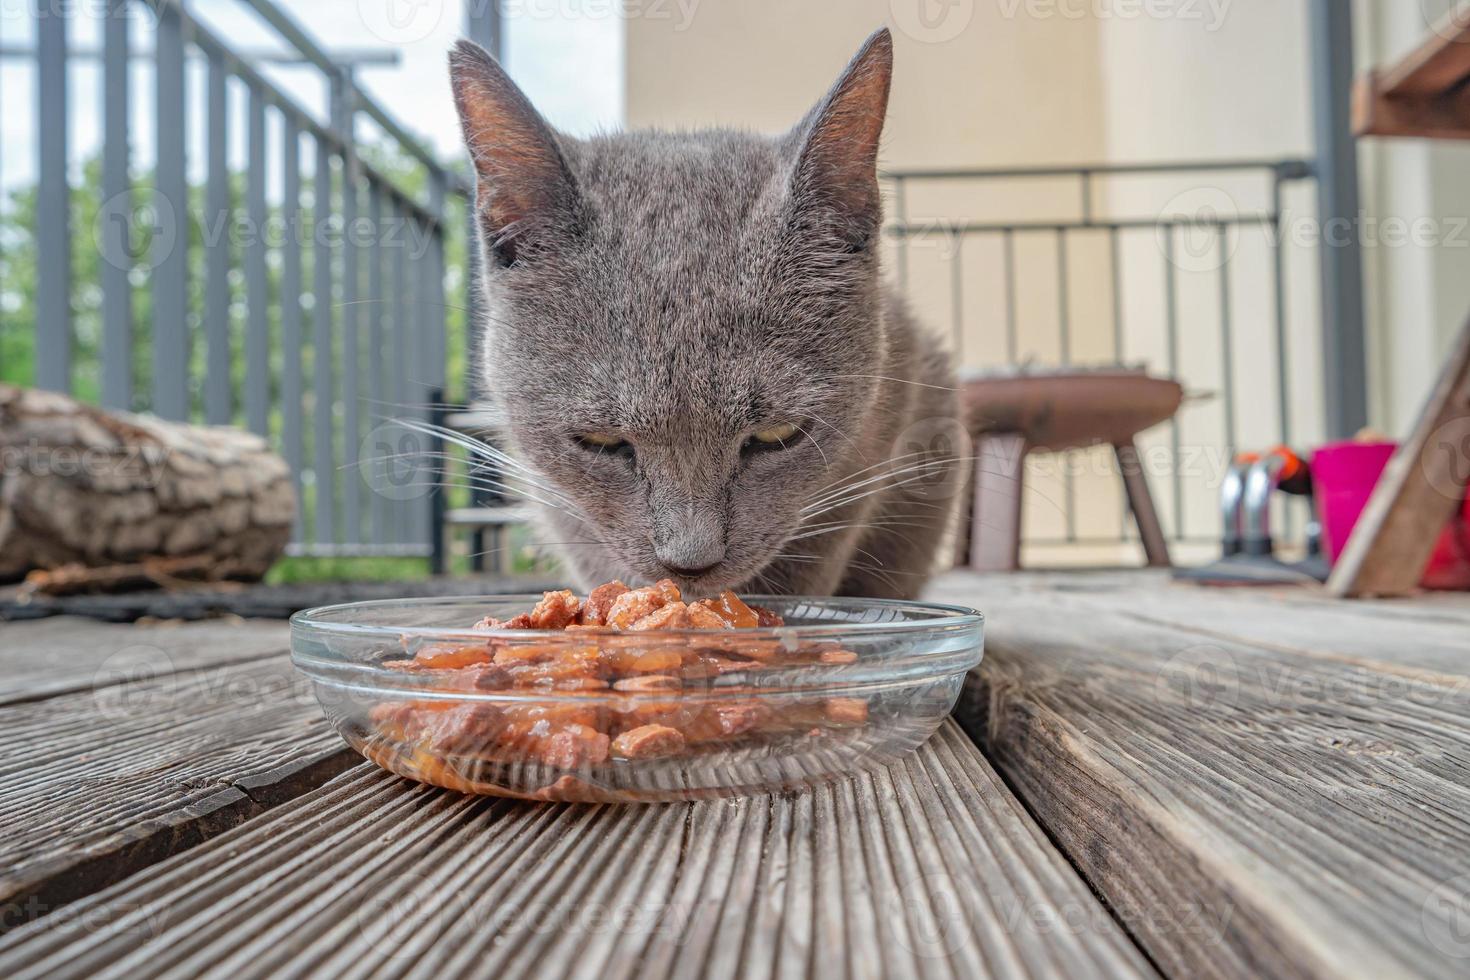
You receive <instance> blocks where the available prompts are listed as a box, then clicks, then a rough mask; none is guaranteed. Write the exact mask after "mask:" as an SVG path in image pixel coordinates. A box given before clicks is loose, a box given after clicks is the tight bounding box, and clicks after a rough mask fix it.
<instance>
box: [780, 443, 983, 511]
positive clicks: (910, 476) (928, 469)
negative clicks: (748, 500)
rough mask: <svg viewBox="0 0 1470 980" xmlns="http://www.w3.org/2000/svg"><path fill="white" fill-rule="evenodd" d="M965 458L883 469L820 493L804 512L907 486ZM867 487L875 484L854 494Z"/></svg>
mask: <svg viewBox="0 0 1470 980" xmlns="http://www.w3.org/2000/svg"><path fill="white" fill-rule="evenodd" d="M962 462H965V461H964V460H963V459H957V458H954V457H946V458H943V459H927V460H925V461H923V462H920V463H914V464H911V465H908V466H904V467H900V468H899V469H897V470H894V471H893V472H891V473H879V474H877V475H876V476H872V477H869V478H867V479H865V480H861V481H859V482H857V483H853V484H851V485H849V486H845V487H843V488H841V490H840V491H833V492H832V493H828V494H826V495H825V496H823V497H819V498H818V499H816V500H813V501H812V502H811V503H809V504H807V505H806V506H805V507H803V508H802V514H803V515H805V516H808V517H811V516H816V515H817V514H821V513H825V512H826V511H828V510H832V509H834V508H836V507H840V506H842V505H844V504H848V503H853V502H856V501H858V500H861V499H863V498H865V497H869V496H872V495H873V494H874V493H881V492H883V491H885V490H891V489H895V488H897V487H901V486H907V485H909V484H912V483H916V482H919V481H922V480H926V479H930V478H932V477H933V476H935V475H940V474H942V473H943V472H944V471H945V470H947V469H949V468H950V467H952V466H955V465H957V464H959V463H962ZM899 477H904V479H902V480H899V479H897V478H899ZM885 480H891V481H894V482H891V483H888V484H884V483H883V481H885ZM873 484H878V486H876V487H872V485H873ZM863 487H872V489H869V490H867V491H865V492H863V493H857V494H856V495H854V494H855V492H856V491H858V490H860V489H861V488H863Z"/></svg>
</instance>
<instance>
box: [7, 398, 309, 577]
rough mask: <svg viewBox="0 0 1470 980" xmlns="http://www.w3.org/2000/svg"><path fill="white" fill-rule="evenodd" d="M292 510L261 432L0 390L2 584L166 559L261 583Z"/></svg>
mask: <svg viewBox="0 0 1470 980" xmlns="http://www.w3.org/2000/svg"><path fill="white" fill-rule="evenodd" d="M295 513H296V499H295V493H294V490H293V488H292V481H291V473H290V470H289V468H288V467H287V466H286V462H285V460H283V459H282V458H281V457H280V456H278V455H277V454H276V453H274V452H272V451H271V449H270V447H269V446H268V445H267V444H266V442H265V440H264V439H262V438H260V437H259V436H257V435H254V434H251V433H247V432H242V431H239V430H237V429H231V428H226V427H221V426H211V427H205V426H197V425H188V424H185V423H180V422H167V421H163V420H161V419H156V418H152V417H149V416H142V415H134V414H132V413H129V412H109V411H104V410H102V409H98V408H95V407H92V406H89V405H84V404H82V403H81V402H78V401H76V400H75V399H73V398H70V397H68V396H66V395H62V394H57V393H55V392H47V391H36V390H33V389H27V388H16V387H12V386H9V385H0V580H14V579H17V578H20V577H22V576H24V575H25V574H26V573H28V572H30V571H33V570H37V569H56V568H61V567H63V566H76V565H81V566H87V567H93V568H101V567H107V566H115V565H128V564H142V565H148V564H150V563H158V562H160V561H162V562H163V565H162V566H160V567H167V568H175V569H179V568H188V569H192V570H194V572H195V573H196V574H191V577H202V578H209V579H239V580H247V581H248V580H254V579H258V578H260V577H261V576H262V575H264V574H265V572H266V570H267V569H269V568H270V566H271V565H272V563H274V562H275V560H276V559H277V558H279V557H280V556H281V555H282V554H283V553H284V551H285V548H286V543H287V542H288V541H289V540H290V537H291V525H292V520H293V518H294V516H295Z"/></svg>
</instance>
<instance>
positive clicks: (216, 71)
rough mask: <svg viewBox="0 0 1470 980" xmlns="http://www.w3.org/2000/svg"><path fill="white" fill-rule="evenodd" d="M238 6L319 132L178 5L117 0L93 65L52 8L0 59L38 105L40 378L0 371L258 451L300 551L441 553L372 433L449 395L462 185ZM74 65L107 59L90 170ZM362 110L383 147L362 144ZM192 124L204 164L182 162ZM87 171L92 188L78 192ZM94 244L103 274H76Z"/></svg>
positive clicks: (265, 16)
mask: <svg viewBox="0 0 1470 980" xmlns="http://www.w3.org/2000/svg"><path fill="white" fill-rule="evenodd" d="M240 2H241V3H242V4H244V5H245V6H247V7H249V8H251V9H253V11H254V12H255V14H257V15H258V17H259V19H260V20H261V21H262V22H263V23H264V24H265V25H267V26H268V27H269V28H270V29H271V30H272V31H273V32H274V34H275V36H276V37H278V38H279V39H280V40H281V41H282V42H284V43H285V45H286V46H287V47H288V48H289V51H290V52H291V54H290V57H291V58H292V59H294V60H296V61H297V62H298V63H301V64H305V65H307V66H311V67H313V68H314V69H315V70H316V71H317V72H319V78H320V81H321V82H322V83H323V84H324V85H325V86H326V87H327V90H328V93H329V95H328V98H327V100H326V101H327V105H328V107H329V108H328V111H327V113H326V118H317V117H316V116H314V115H313V114H312V113H311V112H309V111H307V109H305V108H304V107H303V106H302V105H301V104H300V103H299V102H298V101H297V100H295V99H294V98H293V97H292V95H291V94H290V93H289V92H287V91H286V90H285V89H284V88H283V87H282V86H281V85H278V84H276V83H275V82H273V81H272V79H271V78H270V77H268V75H267V74H266V73H265V72H264V71H263V70H262V67H261V66H260V65H258V64H254V63H252V60H251V58H250V57H249V56H246V55H243V54H242V53H241V52H240V51H237V50H235V49H234V48H232V46H231V44H230V43H229V42H228V41H227V40H226V39H225V38H222V37H220V36H219V35H218V34H217V33H215V32H214V31H213V30H211V28H210V27H209V26H208V25H207V24H206V23H204V22H203V21H201V20H200V19H199V18H198V17H196V16H195V15H193V14H191V12H190V11H189V10H188V8H186V7H184V6H182V5H181V4H179V3H177V2H175V0H108V2H107V4H106V6H105V9H103V10H102V11H101V13H100V19H101V21H102V27H101V31H100V33H101V47H100V51H97V50H95V49H94V50H93V51H91V52H81V51H79V50H75V49H73V47H72V46H71V43H70V42H71V38H70V37H69V34H70V33H71V31H70V28H71V27H72V23H71V21H72V20H73V18H74V17H75V16H78V15H77V14H76V10H74V8H76V9H81V8H80V5H71V4H54V5H45V4H43V5H40V6H39V8H38V9H36V10H35V11H34V27H35V34H34V36H35V44H34V47H33V48H31V49H30V50H23V49H17V48H16V47H15V46H14V45H11V44H6V45H5V46H4V47H3V48H0V57H3V58H5V59H6V63H7V64H12V65H13V64H16V63H17V62H19V63H21V64H23V65H24V64H29V65H33V71H34V79H35V86H34V88H35V92H36V96H37V102H36V105H35V111H36V117H35V118H36V125H35V129H36V134H35V146H36V153H37V157H36V166H37V171H36V173H37V184H36V188H35V218H34V228H33V229H32V231H33V238H32V240H31V241H29V242H26V241H24V240H22V241H20V242H19V243H7V244H8V247H10V248H12V249H31V250H33V254H34V257H35V261H34V283H33V285H28V286H27V287H26V288H28V289H33V290H34V327H33V330H34V337H33V343H34V358H33V364H34V367H33V371H32V372H31V376H30V377H28V378H27V377H24V374H25V369H24V365H19V364H4V363H0V371H3V372H4V374H5V377H7V378H8V379H10V380H18V381H21V382H22V383H32V384H35V385H37V386H40V387H45V388H50V389H55V390H59V391H75V390H76V389H77V388H78V387H84V388H86V389H88V390H87V391H83V392H78V393H79V394H82V395H84V396H86V397H92V398H95V399H96V400H97V401H99V402H100V403H101V404H103V405H104V406H107V407H112V408H119V409H132V410H147V411H151V412H154V413H156V414H158V415H160V416H162V417H165V418H170V419H181V420H191V421H196V422H207V423H210V424H238V425H243V426H245V427H247V428H249V429H251V430H252V431H255V432H257V433H259V434H261V435H263V436H266V437H267V438H269V439H270V440H271V441H272V443H273V444H274V445H275V446H277V447H278V448H279V449H280V451H281V452H282V453H283V455H284V456H285V457H286V459H287V460H288V462H289V463H290V465H291V468H292V471H293V473H294V474H295V478H296V485H297V489H298V498H299V499H300V500H301V502H302V507H301V508H300V514H299V517H298V524H297V530H296V534H295V540H294V542H293V544H292V551H293V552H294V553H298V554H319V555H328V554H346V555H352V554H373V555H428V554H429V553H430V551H431V544H430V538H431V533H430V527H431V521H432V513H433V512H432V508H433V507H434V506H436V502H435V501H434V500H432V499H431V498H432V496H433V494H432V493H430V492H429V489H428V488H427V487H425V486H423V485H422V484H421V483H414V484H411V485H403V484H401V483H400V481H398V480H397V479H396V477H395V473H394V465H395V463H394V460H395V453H396V451H397V447H398V443H399V441H400V440H401V439H402V437H403V436H402V434H401V433H395V432H394V431H392V430H391V429H385V428H384V427H383V426H381V425H379V424H377V422H378V419H379V418H382V419H388V418H393V417H401V416H408V417H415V418H420V419H423V420H427V419H428V418H429V416H430V412H431V407H432V406H433V405H434V404H435V403H437V402H438V401H440V400H441V399H442V392H443V391H444V389H445V388H446V385H447V383H448V382H449V378H448V376H447V374H446V370H447V369H446V364H447V362H448V360H449V357H450V338H449V335H448V332H447V323H448V318H449V311H451V310H454V311H456V313H457V312H458V311H460V310H463V306H462V305H460V303H455V302H452V301H447V300H446V294H445V289H446V272H447V243H448V241H449V236H450V233H451V232H450V229H451V223H450V221H449V220H448V215H449V213H450V212H449V211H448V210H447V203H446V202H447V198H449V197H450V196H451V195H455V196H458V197H461V198H462V197H464V196H465V195H466V193H467V191H468V187H467V185H466V183H465V182H464V181H463V180H462V179H461V178H460V177H459V176H458V175H457V174H456V173H454V172H452V171H449V170H447V169H445V168H444V167H443V166H441V164H440V163H439V162H438V161H437V160H436V159H435V158H434V156H433V155H432V153H430V152H429V151H428V150H426V149H425V148H424V147H422V146H421V145H420V144H419V143H418V142H417V141H416V140H415V139H414V138H413V137H412V136H411V135H410V134H409V133H407V132H406V131H405V130H404V129H403V128H402V127H401V126H400V125H399V124H398V123H397V122H396V121H395V120H394V119H393V118H392V117H391V116H390V115H389V114H388V113H387V112H385V111H384V110H383V109H382V108H381V107H379V106H378V105H377V104H375V103H374V102H373V101H372V100H371V99H369V98H367V97H366V96H365V95H364V94H363V93H362V92H361V91H360V90H359V89H358V87H357V86H356V84H355V83H354V79H353V76H352V73H351V71H350V70H349V69H348V68H346V67H344V66H343V65H341V64H338V63H336V62H334V61H333V59H332V57H331V55H330V54H329V53H328V52H326V51H325V50H323V49H322V48H321V47H320V46H319V45H318V44H317V43H316V42H315V41H314V40H313V39H312V38H311V37H310V35H309V34H308V33H307V32H306V31H305V30H303V29H302V28H301V27H300V26H299V25H298V24H297V23H296V21H295V20H294V19H293V18H292V17H291V16H290V15H289V14H287V13H286V12H285V11H284V10H283V9H282V8H281V7H280V6H278V5H277V4H276V3H274V2H272V0H240ZM143 34H147V35H151V37H148V38H144V37H141V36H135V35H143ZM149 41H151V43H146V42H149ZM78 59H86V60H89V61H91V62H93V63H97V62H99V61H100V71H99V72H98V76H97V77H98V80H99V82H100V92H99V96H100V98H98V99H97V100H96V104H97V105H98V106H100V115H101V120H100V125H99V127H98V130H99V132H100V133H101V136H102V139H101V144H100V151H99V155H100V158H99V159H97V160H95V161H84V162H83V164H82V166H80V167H79V166H78V162H77V160H76V159H75V158H74V155H73V154H72V149H71V147H69V146H68V136H69V132H70V131H72V129H73V126H72V120H73V119H74V118H75V112H76V111H78V106H79V105H80V104H81V102H82V101H83V100H80V99H78V98H77V97H76V92H75V90H74V85H73V79H72V77H71V75H72V73H71V72H70V71H69V68H70V67H71V65H72V63H73V62H74V61H76V60H78ZM137 62H143V63H145V64H144V67H145V70H146V67H147V66H150V65H151V69H152V85H151V89H152V91H151V92H145V93H140V92H139V91H138V89H139V88H141V87H144V86H140V85H138V84H136V81H137V79H136V78H135V77H134V75H133V73H132V72H131V71H130V68H131V67H133V65H134V63H137ZM200 74H202V78H203V83H202V86H199V85H191V78H195V77H197V76H198V75H200ZM241 89H243V93H242V92H241ZM232 95H233V96H234V98H233V99H232V97H231V96H232ZM242 95H243V105H244V109H243V114H244V118H243V133H244V138H243V144H244V145H243V148H242V147H233V148H234V149H236V150H237V151H238V150H240V149H243V152H244V156H245V166H244V167H243V169H242V168H240V167H238V166H235V167H232V166H231V160H230V150H231V149H232V145H233V140H232V135H233V134H235V133H237V132H239V131H240V130H239V128H238V127H239V126H240V125H241V121H240V120H237V119H232V116H234V114H235V113H234V112H233V111H232V109H238V107H239V106H240V104H241V101H242V99H241V96H242ZM140 96H141V97H142V98H143V99H144V100H145V104H148V105H151V107H152V116H153V120H152V121H153V129H154V131H155V135H154V144H153V145H152V147H151V148H150V149H151V151H152V153H151V156H152V166H151V173H146V174H140V173H138V172H137V169H138V168H137V167H136V166H135V161H134V158H133V155H132V153H131V150H132V143H133V140H134V138H135V132H136V131H135V128H134V126H133V124H132V119H133V117H134V115H135V114H136V107H135V105H134V101H135V99H137V98H139V97H140ZM87 104H89V105H90V104H91V100H87ZM0 111H3V109H0ZM360 117H366V118H367V119H369V120H371V121H372V123H373V124H375V126H376V127H377V129H379V130H380V131H381V132H382V133H383V134H384V135H385V136H386V149H385V147H384V142H385V141H378V142H377V143H375V144H373V145H371V146H364V145H363V144H361V143H359V140H358V139H357V136H356V131H357V128H358V126H357V122H358V120H359V118H360ZM195 126H198V127H200V128H201V129H202V134H200V135H202V137H203V140H202V143H203V147H204V149H203V153H202V159H196V158H194V157H193V156H192V155H191V152H190V146H191V143H195V142H197V137H196V135H195V134H191V133H189V132H188V130H189V129H190V128H191V127H195ZM366 156H386V157H388V162H387V163H384V164H380V165H379V164H375V163H373V162H370V161H369V159H365V157H366ZM92 166H98V167H100V177H99V178H97V179H96V180H95V187H93V186H92V185H89V186H88V187H85V188H84V187H80V186H77V185H78V183H79V177H78V175H79V174H80V175H85V174H86V173H87V170H88V167H92ZM385 168H386V169H385ZM389 170H394V171H396V172H394V173H390V172H389ZM201 174H202V177H201V176H200V175H201ZM273 174H279V178H278V179H273V178H272V175H273ZM411 183H412V184H421V185H422V186H421V187H420V188H419V190H418V192H417V193H414V192H412V191H411V190H410V187H409V185H410V184H411ZM94 208H95V213H86V212H87V211H88V210H91V209H94ZM456 213H457V216H458V217H459V218H460V219H461V221H462V220H463V218H464V217H466V216H467V214H468V212H467V210H465V209H464V208H463V207H462V206H461V207H460V208H457V209H456ZM88 231H90V232H91V235H90V238H91V239H92V241H88V240H87V239H86V238H84V237H82V236H85V235H86V234H87V232H88ZM459 233H460V234H462V231H460V232H459ZM94 243H95V250H96V253H97V255H98V256H99V258H100V261H98V262H97V263H96V269H95V276H94V277H89V276H88V275H87V274H85V270H84V269H83V268H81V267H80V265H81V264H79V263H77V262H76V261H75V259H76V256H78V255H84V254H85V253H86V251H87V250H89V249H91V248H92V247H93V245H94ZM84 264H85V265H88V266H90V264H91V263H90V261H88V262H86V263H84ZM462 278H463V279H464V280H466V281H467V280H468V278H469V277H468V276H467V275H463V276H462ZM18 288H19V287H18V285H17V284H16V283H14V282H11V283H6V282H3V281H0V291H4V290H16V289H18ZM461 295H462V296H463V297H464V299H462V300H461V303H463V304H465V305H467V304H468V302H469V298H468V297H469V293H468V292H466V293H464V294H461ZM7 326H8V328H9V329H10V330H11V331H12V332H14V331H17V330H23V329H25V327H24V325H23V324H16V323H13V322H12V323H10V324H8V325H7ZM145 351H146V356H144V352H145ZM79 379H85V382H86V383H85V384H81V385H79V384H78V382H79ZM409 451H412V447H410V449H409ZM415 468H416V466H415V465H414V464H413V462H412V461H410V464H409V469H410V472H411V471H412V470H413V469H415Z"/></svg>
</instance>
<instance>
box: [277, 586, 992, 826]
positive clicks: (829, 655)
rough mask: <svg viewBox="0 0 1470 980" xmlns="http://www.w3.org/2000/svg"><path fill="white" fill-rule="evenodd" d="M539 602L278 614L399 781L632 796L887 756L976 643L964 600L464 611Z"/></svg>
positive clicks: (381, 604) (835, 768)
mask: <svg viewBox="0 0 1470 980" xmlns="http://www.w3.org/2000/svg"><path fill="white" fill-rule="evenodd" d="M539 598H540V596H493V597H485V598H465V597H453V598H442V599H395V600H388V601H376V602H354V603H347V604H344V605H336V606H324V607H321V608H318V609H308V610H305V611H303V612H299V613H297V614H296V615H295V616H293V617H291V656H292V660H293V662H294V663H295V664H296V667H297V668H298V669H299V670H301V671H302V672H303V673H304V674H305V675H306V676H307V677H309V678H310V679H311V682H312V685H313V687H314V689H315V692H316V696H317V700H318V701H320V702H321V705H322V708H323V710H324V711H325V712H326V716H327V718H328V720H329V721H330V722H331V723H332V725H333V726H335V727H336V729H337V731H338V732H340V733H341V735H342V737H343V738H344V739H345V740H346V741H347V743H348V744H349V745H351V746H352V747H353V748H354V749H356V750H357V751H358V752H361V753H362V754H363V755H364V756H365V757H367V758H368V759H371V760H372V761H373V762H376V763H377V764H378V765H380V766H382V767H383V768H385V769H388V770H390V771H392V772H395V773H398V774H399V775H401V776H406V777H408V778H409V779H415V780H418V781H420V782H425V783H431V784H433V785H436V786H443V787H446V788H449V789H453V790H459V791H461V792H465V793H483V794H489V795H495V796H511V797H520V798H525V799H537V800H577V801H587V802H634V801H658V800H689V799H701V798H707V797H717V796H737V795H744V794H755V793H766V792H773V791H779V790H786V789H795V788H800V787H803V786H807V785H811V784H814V783H818V782H822V781H825V780H828V779H830V778H832V777H834V776H837V775H840V774H842V773H846V772H851V771H854V770H859V769H866V768H871V767H875V766H881V765H886V764H887V763H890V762H892V761H894V760H896V759H898V758H899V757H901V756H903V755H904V754H905V753H908V752H910V751H912V750H913V749H915V748H917V747H918V746H919V745H921V744H922V743H923V742H924V740H925V739H927V738H928V737H929V736H930V735H932V734H933V733H934V730H935V729H936V728H938V727H939V724H940V723H941V722H942V721H943V720H944V718H945V717H946V716H947V715H948V714H949V712H950V710H951V709H952V708H953V707H954V704H955V701H956V699H957V698H958V697H959V693H960V688H961V685H962V683H963V681H964V677H965V674H966V672H967V671H969V670H971V669H972V668H974V667H975V666H976V665H977V664H979V663H980V657H981V650H982V643H983V624H984V620H983V617H982V616H981V615H980V614H979V613H977V612H976V611H974V610H972V609H965V608H962V607H958V606H943V605H932V604H925V603H915V602H898V601H887V600H875V599H830V598H823V599H809V598H794V597H790V596H752V597H750V599H749V601H750V602H752V603H755V604H758V605H760V606H764V607H765V608H767V609H770V610H772V611H774V612H776V613H779V614H780V615H781V616H782V617H783V618H784V619H785V621H786V625H784V626H777V627H764V628H754V629H739V630H670V631H666V632H617V631H613V630H607V629H583V630H573V631H562V630H555V631H552V630H493V631H492V630H484V629H475V628H473V627H472V626H470V625H469V624H473V623H476V622H478V621H479V620H480V619H481V617H484V616H487V615H488V616H493V617H495V618H497V619H507V618H509V617H511V616H513V615H514V614H516V613H519V612H524V611H526V610H528V609H530V608H531V607H532V606H534V605H535V604H536V602H537V600H538V599H539ZM414 658H418V659H414ZM528 665H530V666H528Z"/></svg>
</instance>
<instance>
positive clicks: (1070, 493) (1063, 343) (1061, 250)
mask: <svg viewBox="0 0 1470 980" xmlns="http://www.w3.org/2000/svg"><path fill="white" fill-rule="evenodd" d="M1083 187H1084V188H1088V194H1087V197H1086V199H1085V201H1084V206H1085V207H1086V208H1087V209H1088V212H1089V213H1091V208H1092V202H1091V193H1090V188H1091V181H1090V180H1086V179H1084V181H1083ZM1067 260H1068V256H1067V230H1066V229H1065V228H1058V229H1057V347H1058V350H1059V352H1060V355H1061V356H1060V358H1059V360H1060V361H1061V362H1062V363H1063V364H1070V363H1072V303H1071V296H1070V293H1071V290H1070V289H1069V285H1070V282H1071V271H1070V268H1069V265H1068V261H1067ZM1075 456H1076V451H1073V452H1070V453H1066V454H1064V455H1063V456H1062V466H1063V467H1064V469H1063V470H1062V495H1063V499H1064V501H1065V506H1064V507H1063V508H1062V517H1063V520H1064V522H1065V524H1064V526H1065V528H1066V531H1065V536H1066V540H1067V543H1068V544H1076V542H1077V476H1076V474H1075V473H1073V472H1072V466H1071V463H1072V460H1073V459H1074V458H1075Z"/></svg>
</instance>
